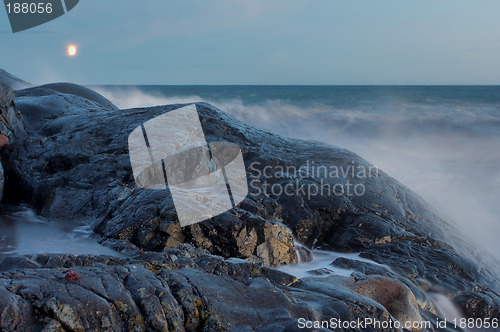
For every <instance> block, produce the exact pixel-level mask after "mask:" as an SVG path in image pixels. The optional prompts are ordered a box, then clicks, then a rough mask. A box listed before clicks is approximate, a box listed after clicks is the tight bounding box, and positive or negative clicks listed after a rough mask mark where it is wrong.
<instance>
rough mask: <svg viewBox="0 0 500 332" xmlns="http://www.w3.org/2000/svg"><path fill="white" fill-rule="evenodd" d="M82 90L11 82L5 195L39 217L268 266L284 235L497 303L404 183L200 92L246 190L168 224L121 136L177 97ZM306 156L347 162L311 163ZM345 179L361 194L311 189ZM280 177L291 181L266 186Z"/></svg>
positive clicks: (484, 272)
mask: <svg viewBox="0 0 500 332" xmlns="http://www.w3.org/2000/svg"><path fill="white" fill-rule="evenodd" d="M73 91H75V90H73ZM75 93H76V92H75ZM82 96H83V97H85V95H78V93H77V94H65V93H61V92H58V91H55V90H53V89H51V88H48V87H44V88H30V89H26V90H23V91H20V92H18V96H17V98H16V105H17V107H18V108H19V109H20V110H21V112H22V114H23V116H24V118H25V127H26V130H27V131H28V134H29V135H28V136H27V137H26V139H23V140H16V141H15V142H13V143H11V144H10V145H9V146H8V148H7V152H8V153H4V155H3V163H4V168H5V172H6V175H7V181H6V185H5V196H6V197H8V198H9V199H10V200H12V201H25V202H28V203H29V204H30V205H31V206H32V207H34V208H35V209H36V210H37V212H38V213H39V214H41V215H43V216H45V217H47V218H63V219H64V220H67V221H68V222H73V221H78V222H79V223H87V224H89V225H92V226H93V227H94V230H95V231H96V232H97V233H98V234H100V236H102V237H103V241H106V240H109V242H107V243H114V244H119V243H121V245H122V246H123V247H124V248H125V247H126V246H124V245H123V243H124V242H123V241H125V242H129V243H131V244H132V245H133V246H132V248H135V247H136V248H138V249H139V250H143V251H156V252H158V253H161V252H162V251H164V250H166V249H169V248H170V247H172V246H175V245H176V244H178V243H180V242H189V243H191V244H193V245H195V246H197V247H199V248H204V249H207V250H209V251H210V253H211V254H214V255H220V256H223V257H226V258H228V257H237V258H244V259H247V260H249V261H250V262H254V263H259V264H265V265H280V264H287V263H290V262H295V261H296V259H297V256H296V252H295V250H294V245H293V238H294V237H295V238H296V239H297V241H298V242H300V243H304V245H306V246H307V247H309V248H318V247H320V248H322V249H327V250H336V251H343V252H360V253H361V256H362V257H366V258H370V259H372V260H374V261H376V262H378V263H381V264H386V265H388V266H390V268H391V269H392V270H393V271H394V272H395V274H398V275H400V276H401V277H403V279H404V280H406V282H411V283H414V286H415V287H418V285H420V284H421V280H422V279H424V280H427V281H429V282H431V283H433V284H435V285H438V286H439V287H443V288H445V289H446V290H447V291H449V292H450V293H452V294H453V295H454V296H455V297H457V300H458V301H462V300H463V298H461V297H458V296H459V295H460V294H464V293H466V292H470V290H472V289H488V290H489V293H487V294H484V296H485V297H487V298H488V301H489V302H491V303H493V304H495V305H497V304H498V303H500V298H499V297H498V294H500V286H499V282H498V278H496V277H495V276H494V275H493V274H492V273H491V272H490V271H489V270H490V267H489V266H488V265H486V264H484V261H482V260H481V259H479V258H478V257H480V256H481V255H478V252H477V250H476V249H475V248H474V247H472V246H471V245H469V244H468V243H467V242H466V241H463V237H461V236H460V233H459V232H458V231H457V230H456V229H454V227H452V226H451V225H450V224H449V223H447V222H446V221H445V220H443V219H442V218H441V217H439V215H438V214H437V213H436V212H435V211H434V210H433V209H432V208H431V207H430V206H429V205H428V204H427V203H426V202H424V201H423V200H422V199H421V198H420V197H418V196H417V195H416V194H415V193H413V192H412V191H411V190H409V189H408V188H406V187H404V186H403V185H401V184H400V183H399V182H397V181H396V180H394V179H392V178H391V177H390V176H388V175H387V174H385V173H383V172H382V171H379V170H377V169H374V168H373V166H372V165H370V164H369V163H368V162H367V161H365V160H363V159H362V158H360V157H359V156H357V155H356V154H354V153H352V152H350V151H347V150H344V149H341V148H338V147H333V146H329V145H326V144H322V143H318V142H312V141H303V140H293V139H287V138H284V137H281V136H278V135H274V134H272V133H269V132H267V131H263V130H259V129H256V128H252V127H250V126H247V125H245V124H243V123H241V122H239V121H238V120H236V119H234V118H233V117H231V116H229V115H227V114H225V113H223V112H221V111H220V110H218V109H217V108H215V107H213V106H211V105H209V104H206V103H198V104H196V108H197V110H198V113H199V115H200V119H201V123H202V127H203V129H204V132H205V134H206V138H207V141H208V142H219V141H226V142H230V143H235V144H237V145H238V146H240V147H241V149H242V152H243V158H244V160H245V166H246V167H247V176H248V180H249V189H250V194H249V196H248V197H247V198H246V199H245V200H244V201H243V202H242V203H241V204H239V206H237V207H236V208H235V209H232V210H231V211H228V212H225V213H223V214H221V215H219V216H217V217H214V218H212V219H210V220H207V221H205V222H202V223H199V224H194V225H191V226H189V227H185V228H179V227H178V226H177V225H178V220H177V217H176V213H175V208H174V204H173V200H172V197H171V195H170V194H169V192H168V191H166V190H165V191H160V190H156V191H155V190H145V189H141V188H137V187H136V185H135V183H134V181H133V176H132V170H131V166H130V161H129V156H128V148H127V138H128V135H129V133H131V132H132V130H133V129H135V128H136V127H137V126H138V125H140V124H141V123H144V122H145V121H147V120H149V119H151V118H154V117H155V116H158V115H161V114H163V113H165V112H168V111H171V110H174V109H177V108H179V107H181V106H183V105H170V106H159V107H150V108H142V109H131V110H113V109H109V108H106V107H105V106H103V105H102V104H100V103H97V102H95V101H93V100H89V99H86V98H83V97H82ZM89 98H90V97H89ZM318 167H323V169H324V168H326V169H328V170H329V171H330V172H334V171H335V170H337V171H339V172H341V173H342V170H343V171H344V172H347V173H345V174H344V175H342V176H340V177H338V176H337V177H335V176H331V175H330V174H328V175H327V174H321V173H319V174H318V172H319V171H320V169H318ZM349 170H351V171H349ZM352 170H357V171H355V172H354V173H353V172H352ZM360 170H364V171H365V172H369V171H370V170H371V171H372V173H373V174H371V175H370V176H363V174H360ZM269 174H271V175H269ZM349 185H350V188H351V190H352V188H353V187H355V186H356V185H358V186H361V188H363V194H362V195H361V194H359V195H358V194H354V195H349V194H347V193H344V195H337V194H335V193H333V192H330V193H328V192H327V193H324V192H323V193H322V192H320V191H319V189H320V188H323V189H325V188H330V189H331V188H335V186H340V187H342V188H344V189H347V188H349ZM287 186H292V189H293V186H298V188H297V190H292V191H291V192H290V191H285V190H282V191H281V192H280V191H276V190H275V191H274V192H273V190H272V189H273V188H278V189H279V188H282V189H283V188H285V187H287ZM288 188H290V187H288ZM301 188H302V189H301ZM307 188H312V189H310V190H309V192H307V191H304V190H307ZM316 189H317V193H316V194H314V192H313V191H314V190H316ZM325 190H326V189H325ZM313 194H314V195H313ZM129 249H130V248H129ZM131 250H133V249H131ZM175 264H177V263H175ZM178 264H179V265H180V266H185V267H190V266H192V264H194V263H193V262H191V261H189V259H188V258H182V259H179V262H178ZM443 267H444V268H443ZM358 296H359V294H358ZM372 301H373V300H372ZM379 309H380V308H379ZM345 310H347V309H345ZM470 312H471V313H474V310H472V311H470ZM485 312H492V311H490V310H486V311H485ZM481 318H485V317H481Z"/></svg>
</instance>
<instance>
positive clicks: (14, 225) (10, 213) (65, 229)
mask: <svg viewBox="0 0 500 332" xmlns="http://www.w3.org/2000/svg"><path fill="white" fill-rule="evenodd" d="M0 230H1V232H0V259H1V258H2V257H8V256H19V255H32V254H48V253H61V254H73V255H83V254H93V255H111V256H119V255H120V254H119V253H118V252H116V251H114V250H112V249H109V248H107V247H104V246H102V245H100V244H99V243H98V242H97V240H96V239H95V238H94V236H93V232H92V230H91V228H90V226H85V225H82V226H78V225H75V224H73V223H68V222H65V221H63V220H61V221H55V220H50V221H49V220H46V219H45V218H42V217H40V216H38V215H36V214H35V213H34V212H33V211H32V210H31V209H29V208H27V207H15V208H7V210H6V211H4V213H3V215H2V216H0Z"/></svg>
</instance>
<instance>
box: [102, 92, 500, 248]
mask: <svg viewBox="0 0 500 332" xmlns="http://www.w3.org/2000/svg"><path fill="white" fill-rule="evenodd" d="M93 88H94V89H96V90H97V91H98V92H100V93H102V94H103V95H104V96H106V97H107V98H109V99H110V100H112V101H113V102H114V103H115V104H116V105H117V106H118V107H120V108H132V107H141V106H153V105H165V104H173V103H188V102H198V101H206V102H209V103H211V104H213V105H215V106H217V107H218V108H220V109H221V110H223V111H225V112H227V113H229V114H232V115H234V116H235V117H236V118H238V119H240V120H242V121H243V122H245V123H247V124H250V125H253V126H256V127H259V128H263V129H267V130H270V131H272V132H275V133H278V134H282V135H285V136H288V137H295V138H303V139H313V140H318V141H323V142H326V143H329V144H332V145H336V146H340V147H343V148H347V149H350V150H352V151H354V152H356V153H358V154H359V155H360V156H362V157H363V158H365V159H366V160H368V161H369V162H371V163H372V164H374V165H376V166H378V167H379V168H380V169H382V170H383V171H385V172H386V173H388V174H389V175H391V176H392V177H394V178H396V179H397V180H399V181H400V182H402V183H403V184H404V185H406V186H408V187H409V188H410V189H412V190H413V191H415V192H416V193H417V194H419V195H420V196H421V197H423V198H424V199H425V200H426V201H427V202H429V203H430V204H431V205H433V206H434V207H435V208H436V209H437V210H438V211H440V213H441V214H442V215H443V217H445V218H446V219H447V220H449V221H451V222H453V223H454V224H456V225H457V226H458V227H459V228H460V229H461V230H462V232H463V233H464V234H465V235H466V237H469V238H470V239H471V240H472V241H473V242H475V243H476V244H478V245H479V246H480V247H482V248H484V249H486V250H487V251H489V252H490V253H491V254H493V255H494V256H495V257H497V258H500V254H499V253H500V244H499V243H500V241H499V239H500V217H499V216H500V204H498V199H499V198H500V169H499V166H500V86H100V87H93Z"/></svg>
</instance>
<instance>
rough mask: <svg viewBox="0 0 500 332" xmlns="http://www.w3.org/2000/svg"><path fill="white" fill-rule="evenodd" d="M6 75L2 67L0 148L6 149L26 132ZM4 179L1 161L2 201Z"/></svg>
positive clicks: (0, 78)
mask: <svg viewBox="0 0 500 332" xmlns="http://www.w3.org/2000/svg"><path fill="white" fill-rule="evenodd" d="M4 76H5V75H4V74H3V71H2V70H1V69H0V149H4V148H5V147H6V146H7V145H8V144H9V143H11V142H13V141H14V140H15V139H16V138H20V137H22V136H24V134H25V132H24V126H23V123H22V117H21V114H20V113H19V111H18V110H17V109H16V107H15V104H14V99H15V95H14V91H13V90H12V88H11V86H10V85H8V84H7V83H6V82H10V80H6V79H3V78H5V77H7V76H5V77H4ZM4 181H5V178H4V171H3V167H2V164H1V163H0V201H1V200H2V195H3V189H4Z"/></svg>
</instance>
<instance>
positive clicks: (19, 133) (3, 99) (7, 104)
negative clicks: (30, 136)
mask: <svg viewBox="0 0 500 332" xmlns="http://www.w3.org/2000/svg"><path fill="white" fill-rule="evenodd" d="M14 100H15V94H14V91H13V90H12V87H10V86H9V85H7V84H5V83H1V82H0V135H2V136H3V138H2V141H1V142H0V144H1V146H4V145H5V144H6V143H7V144H8V143H9V142H10V143H12V142H13V141H15V139H16V137H23V136H24V135H25V131H24V126H23V119H22V116H21V113H19V111H18V110H17V109H16V107H15V103H14Z"/></svg>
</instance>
